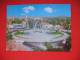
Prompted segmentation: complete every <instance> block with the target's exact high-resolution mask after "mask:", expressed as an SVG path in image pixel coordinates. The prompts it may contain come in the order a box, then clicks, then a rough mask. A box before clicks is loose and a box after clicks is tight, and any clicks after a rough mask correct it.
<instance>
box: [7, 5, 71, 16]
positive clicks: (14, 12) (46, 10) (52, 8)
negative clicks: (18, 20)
mask: <svg viewBox="0 0 80 60" xmlns="http://www.w3.org/2000/svg"><path fill="white" fill-rule="evenodd" d="M7 16H8V17H9V16H16V17H19V16H68V17H70V16H71V6H70V4H26V5H8V6H7Z"/></svg>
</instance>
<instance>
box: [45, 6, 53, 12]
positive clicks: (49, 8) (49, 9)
mask: <svg viewBox="0 0 80 60" xmlns="http://www.w3.org/2000/svg"><path fill="white" fill-rule="evenodd" d="M44 11H46V12H47V13H53V8H51V7H46V8H44Z"/></svg>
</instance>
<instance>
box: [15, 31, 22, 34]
mask: <svg viewBox="0 0 80 60" xmlns="http://www.w3.org/2000/svg"><path fill="white" fill-rule="evenodd" d="M23 34H24V32H21V31H17V32H15V35H23Z"/></svg>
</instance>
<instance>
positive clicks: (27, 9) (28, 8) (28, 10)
mask: <svg viewBox="0 0 80 60" xmlns="http://www.w3.org/2000/svg"><path fill="white" fill-rule="evenodd" d="M34 10H35V8H34V6H28V7H24V8H23V11H24V12H25V13H29V12H30V11H34Z"/></svg>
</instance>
